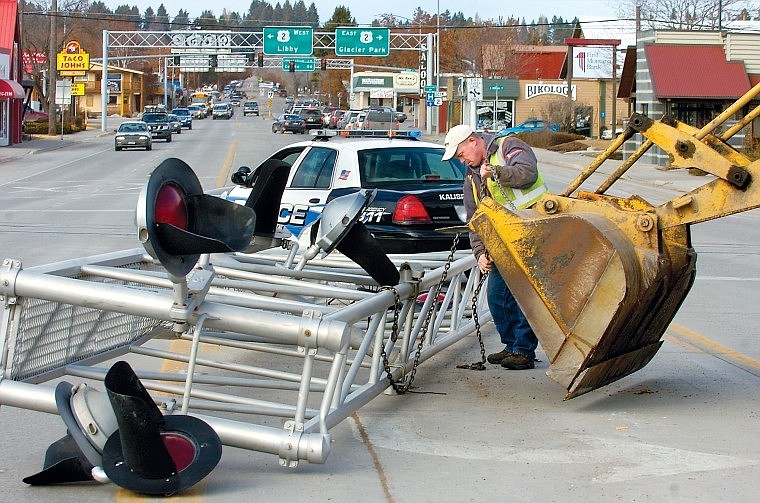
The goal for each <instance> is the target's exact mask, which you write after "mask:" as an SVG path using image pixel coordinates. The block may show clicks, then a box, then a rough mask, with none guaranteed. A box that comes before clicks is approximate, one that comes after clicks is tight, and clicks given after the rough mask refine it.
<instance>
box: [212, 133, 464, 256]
mask: <svg viewBox="0 0 760 503" xmlns="http://www.w3.org/2000/svg"><path fill="white" fill-rule="evenodd" d="M336 134H337V133H336ZM380 134H382V132H380V131H358V132H350V133H348V136H332V137H329V136H326V137H325V138H320V139H315V140H311V141H303V142H298V143H294V144H291V145H288V146H286V147H283V148H281V149H279V150H278V151H276V152H275V153H274V154H272V155H271V156H270V159H277V160H280V161H283V162H285V163H286V164H287V165H288V166H290V175H289V178H288V182H287V184H286V187H285V192H284V194H283V196H282V201H281V204H280V217H279V220H278V223H280V224H282V225H284V226H285V227H287V228H288V229H289V230H290V231H291V232H292V233H293V234H295V235H296V236H301V235H302V234H303V235H304V237H305V234H304V232H306V233H308V232H309V231H308V230H305V229H306V228H307V227H308V226H309V225H310V224H312V223H313V222H314V221H315V220H316V219H317V217H318V216H319V214H320V213H321V212H322V209H323V208H324V206H325V204H326V203H327V202H328V201H330V200H332V199H333V198H335V197H338V196H340V195H343V194H346V193H349V192H354V191H356V190H359V189H360V188H366V189H377V193H376V195H375V199H374V201H373V202H372V204H371V205H370V206H369V207H368V208H367V209H366V210H365V211H364V213H363V214H362V217H361V218H362V221H363V222H364V224H365V225H366V226H367V228H368V230H369V231H370V232H371V233H372V234H373V235H374V236H375V238H377V239H378V241H379V242H380V244H381V246H382V247H383V249H384V250H385V251H386V252H387V253H417V252H427V251H442V250H449V249H450V248H451V245H452V239H453V237H452V236H451V235H450V234H444V233H441V232H437V231H436V229H439V228H441V227H449V226H461V225H463V224H464V223H465V221H466V215H465V210H464V202H463V194H462V182H463V179H464V174H465V166H464V165H463V164H462V163H460V162H459V161H458V160H457V159H451V160H449V161H442V160H441V156H442V155H443V146H442V145H440V144H437V143H428V142H422V141H412V140H411V139H404V138H403V136H404V134H410V132H407V131H400V132H396V133H394V134H396V135H397V136H394V137H393V138H392V139H388V138H368V137H367V136H378V135H380ZM327 138H329V141H323V140H324V139H327ZM250 191H251V189H250V188H249V187H244V186H235V187H227V188H225V189H223V190H220V191H219V193H220V195H221V196H222V197H224V198H226V199H228V200H232V201H236V202H239V203H241V204H243V203H245V201H246V200H247V199H248V195H249V193H250ZM468 246H469V241H468V240H467V236H466V233H465V234H464V235H462V236H461V237H460V248H467V247H468Z"/></svg>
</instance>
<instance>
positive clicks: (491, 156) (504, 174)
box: [443, 125, 547, 370]
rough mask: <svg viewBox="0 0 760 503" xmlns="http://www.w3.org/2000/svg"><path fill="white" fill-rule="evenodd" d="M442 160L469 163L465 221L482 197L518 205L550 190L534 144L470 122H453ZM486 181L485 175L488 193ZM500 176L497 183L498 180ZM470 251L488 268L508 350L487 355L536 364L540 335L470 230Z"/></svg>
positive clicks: (521, 366)
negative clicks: (478, 131) (483, 130)
mask: <svg viewBox="0 0 760 503" xmlns="http://www.w3.org/2000/svg"><path fill="white" fill-rule="evenodd" d="M444 146H445V147H446V151H445V152H444V154H443V160H444V161H446V160H448V159H451V158H456V159H459V160H460V161H462V163H464V164H465V165H466V166H467V172H466V176H465V180H464V187H463V191H464V206H465V210H466V211H467V220H468V221H469V220H470V218H472V214H473V213H475V210H476V209H477V206H478V204H480V200H481V199H482V198H483V197H484V196H490V197H492V198H493V199H494V200H495V201H497V202H499V203H501V204H503V205H505V206H508V207H514V208H517V209H523V208H527V207H529V206H531V205H532V204H533V203H535V202H536V201H537V200H538V199H539V198H540V197H541V195H542V194H543V193H544V192H546V191H547V188H546V184H544V180H543V178H542V177H541V174H540V173H539V172H538V166H537V164H538V161H537V160H536V155H535V154H534V153H533V150H532V149H531V148H530V146H529V145H528V144H527V143H525V142H524V141H522V140H520V139H518V138H515V137H511V136H504V137H498V136H493V135H489V134H483V135H482V136H481V135H478V134H475V132H474V131H473V130H472V128H471V127H470V126H468V125H460V126H454V127H453V128H451V129H450V130H449V132H448V133H447V134H446V139H445V140H444ZM482 180H486V188H485V193H484V192H483V187H482ZM497 181H498V182H497ZM470 245H471V246H472V252H473V253H474V254H475V257H476V258H477V259H478V267H479V268H480V270H481V271H482V272H484V273H485V272H488V273H489V275H488V286H487V291H486V293H487V296H488V308H489V309H490V311H491V315H492V316H493V321H494V325H496V330H497V331H498V332H499V336H500V338H501V342H502V343H503V344H504V349H503V350H501V351H499V352H497V353H492V354H490V355H488V362H489V363H497V364H501V366H502V367H504V368H507V369H512V370H525V369H532V368H533V366H534V364H533V362H534V360H535V357H536V353H535V351H536V347H537V346H538V339H537V338H536V334H535V333H533V329H532V328H531V327H530V325H529V324H528V320H527V319H525V315H524V314H523V312H522V310H521V309H520V306H518V305H517V302H516V301H515V298H514V296H513V295H512V292H510V291H509V288H508V287H507V284H506V283H505V282H504V279H503V278H502V276H501V274H500V273H499V270H498V269H497V268H496V267H495V265H494V264H493V263H492V262H491V259H490V258H489V256H488V253H487V250H486V248H485V245H484V244H483V241H481V239H480V238H479V237H478V235H477V234H475V233H473V232H470Z"/></svg>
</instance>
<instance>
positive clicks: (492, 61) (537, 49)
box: [482, 44, 567, 80]
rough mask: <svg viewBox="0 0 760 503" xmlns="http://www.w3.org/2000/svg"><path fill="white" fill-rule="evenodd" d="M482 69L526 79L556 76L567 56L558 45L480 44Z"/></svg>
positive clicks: (564, 47)
mask: <svg viewBox="0 0 760 503" xmlns="http://www.w3.org/2000/svg"><path fill="white" fill-rule="evenodd" d="M482 50H483V68H484V70H485V71H486V72H493V73H494V74H495V75H500V76H504V75H507V76H509V77H514V78H519V79H526V80H539V79H558V78H559V75H560V71H561V70H562V64H563V63H564V61H565V57H566V56H567V46H564V45H561V46H557V45H512V46H509V45H494V44H489V45H484V46H483V49H482Z"/></svg>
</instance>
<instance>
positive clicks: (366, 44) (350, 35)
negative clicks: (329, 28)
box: [335, 27, 391, 56]
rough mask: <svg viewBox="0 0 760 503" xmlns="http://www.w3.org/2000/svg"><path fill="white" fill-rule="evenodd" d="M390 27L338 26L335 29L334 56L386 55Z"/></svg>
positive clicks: (387, 52)
mask: <svg viewBox="0 0 760 503" xmlns="http://www.w3.org/2000/svg"><path fill="white" fill-rule="evenodd" d="M390 40H391V30H390V28H356V27H350V28H338V29H336V30H335V55H336V56H388V54H389V53H390V45H391V44H390Z"/></svg>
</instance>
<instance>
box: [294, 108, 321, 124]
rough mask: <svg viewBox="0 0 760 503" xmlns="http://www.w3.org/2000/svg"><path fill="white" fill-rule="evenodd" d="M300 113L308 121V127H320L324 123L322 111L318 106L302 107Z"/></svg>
mask: <svg viewBox="0 0 760 503" xmlns="http://www.w3.org/2000/svg"><path fill="white" fill-rule="evenodd" d="M298 115H299V116H300V117H301V118H302V119H303V120H304V122H305V123H306V129H319V128H321V127H323V125H322V112H320V111H319V109H318V108H302V109H301V111H299V112H298Z"/></svg>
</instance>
